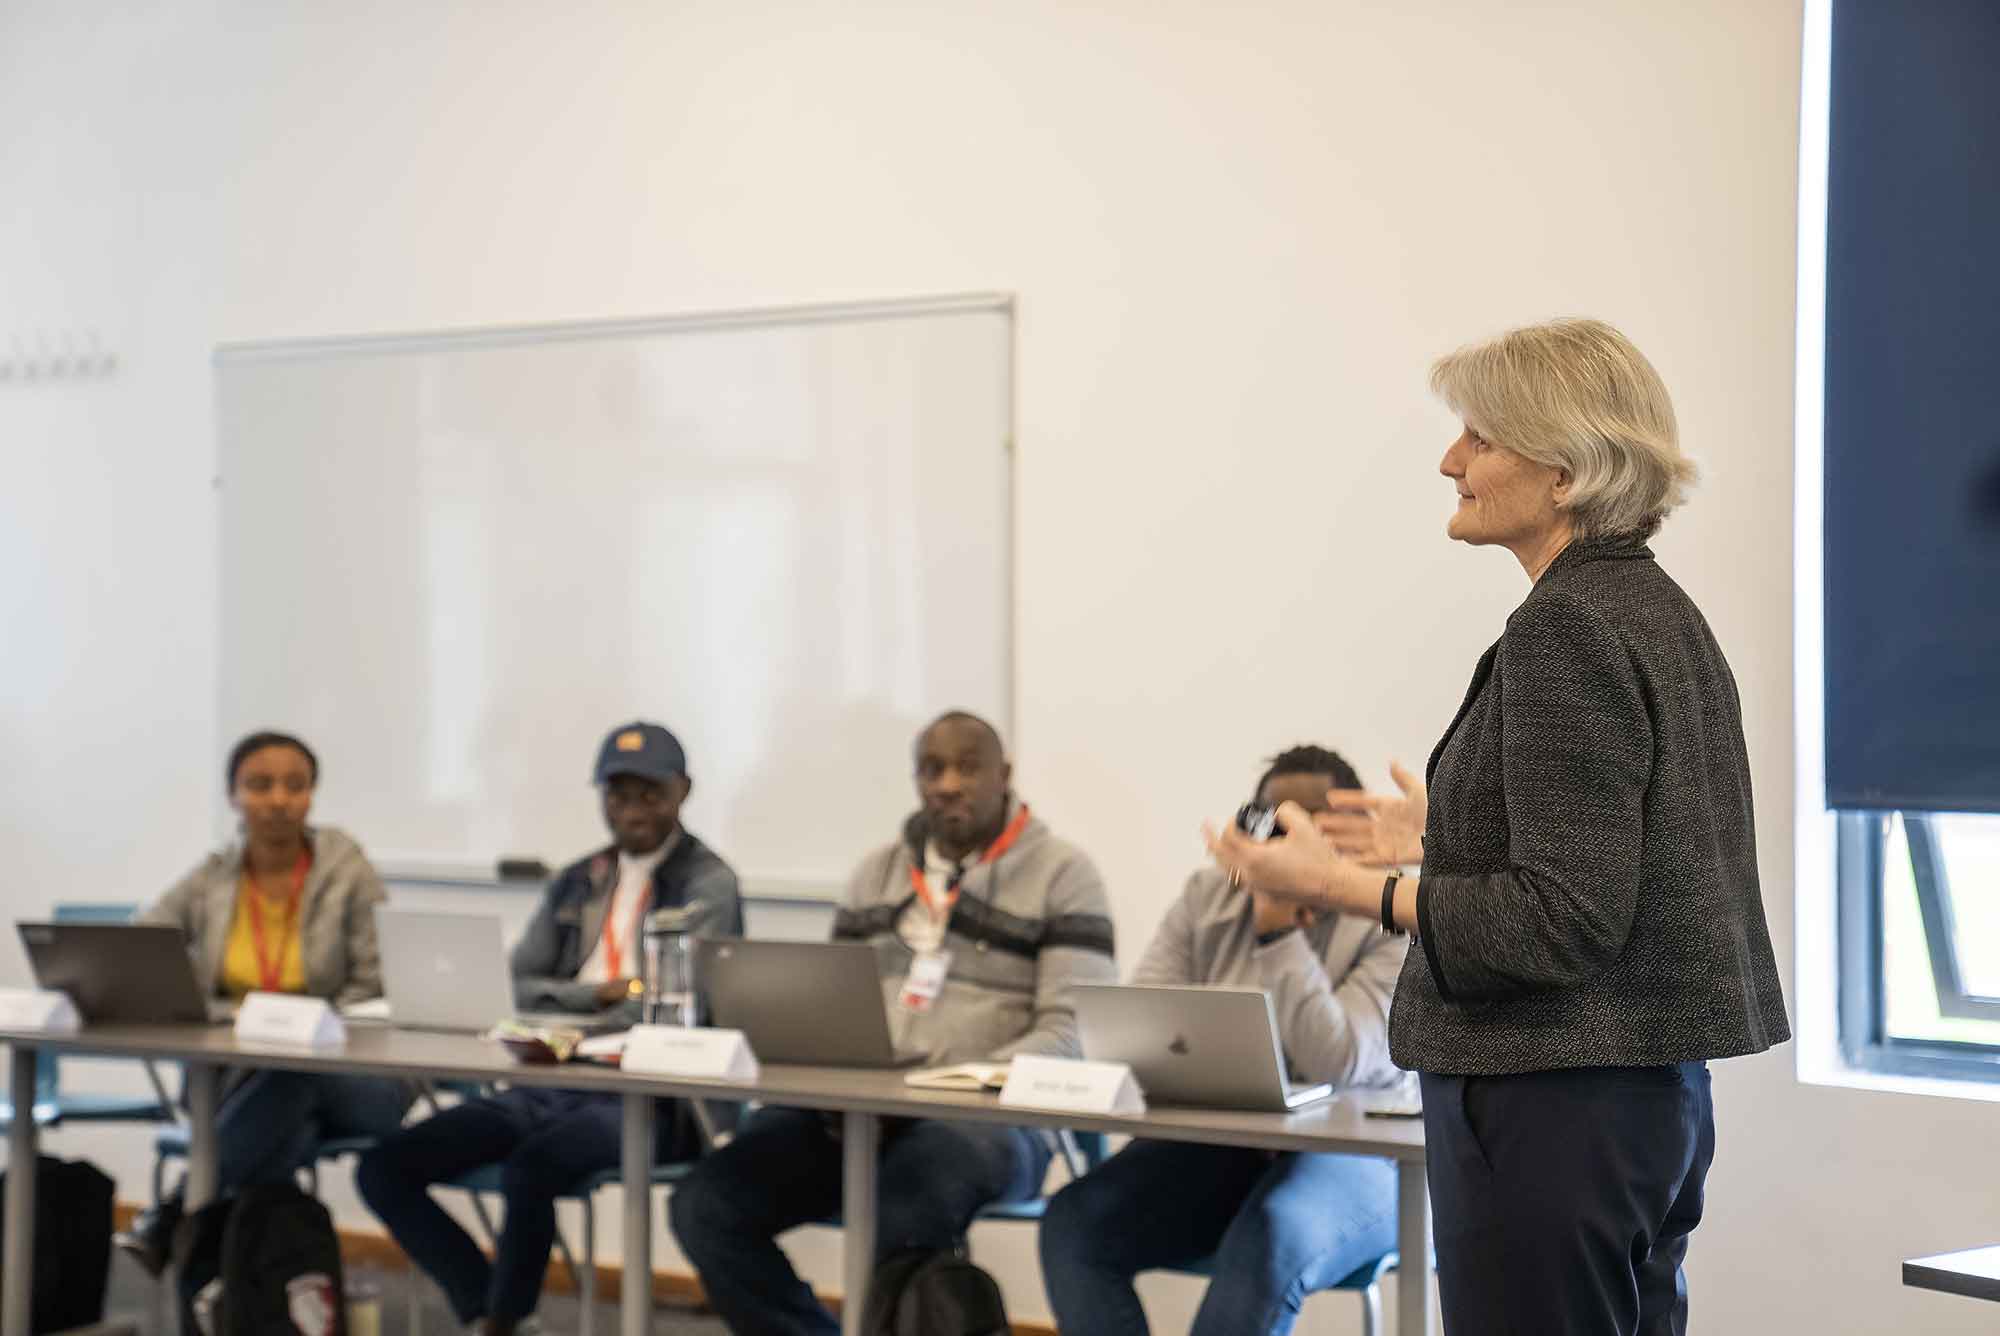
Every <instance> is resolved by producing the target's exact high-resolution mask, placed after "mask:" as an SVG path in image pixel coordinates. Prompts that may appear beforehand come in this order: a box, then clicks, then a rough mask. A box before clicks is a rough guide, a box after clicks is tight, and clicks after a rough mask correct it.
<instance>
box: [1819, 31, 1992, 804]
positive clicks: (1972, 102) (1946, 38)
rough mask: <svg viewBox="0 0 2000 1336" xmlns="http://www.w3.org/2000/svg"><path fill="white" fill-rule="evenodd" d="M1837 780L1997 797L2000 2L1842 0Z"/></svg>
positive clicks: (1837, 90)
mask: <svg viewBox="0 0 2000 1336" xmlns="http://www.w3.org/2000/svg"><path fill="white" fill-rule="evenodd" d="M1832 19H1833V45H1832V80H1831V85H1830V93H1831V106H1830V111H1831V122H1830V125H1829V133H1828V161H1827V220H1826V221H1827V229H1826V242H1827V256H1826V436H1825V469H1826V472H1825V488H1826V492H1825V511H1824V520H1825V531H1824V532H1825V545H1826V547H1825V579H1826V584H1825V599H1826V606H1825V613H1826V796H1827V802H1828V804H1829V805H1830V806H1832V807H1836V808H1849V809H1856V808H1887V809H1903V810H1915V811H1966V812H2000V0H1835V3H1834V7H1833V14H1832Z"/></svg>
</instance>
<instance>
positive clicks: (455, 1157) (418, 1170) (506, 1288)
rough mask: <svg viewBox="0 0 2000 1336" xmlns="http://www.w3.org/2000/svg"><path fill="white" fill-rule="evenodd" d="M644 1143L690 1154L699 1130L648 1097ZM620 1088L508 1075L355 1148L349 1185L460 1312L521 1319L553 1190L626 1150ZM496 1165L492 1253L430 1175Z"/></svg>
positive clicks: (547, 1236) (533, 1289)
mask: <svg viewBox="0 0 2000 1336" xmlns="http://www.w3.org/2000/svg"><path fill="white" fill-rule="evenodd" d="M655 1110H656V1111H655V1118H654V1142H653V1153H654V1156H655V1158H656V1159H658V1160H659V1161H661V1162H662V1163H664V1162H667V1161H670V1160H679V1159H691V1158H693V1157H694V1156H695V1155H696V1154H698V1153H699V1145H698V1142H697V1141H696V1140H695V1139H694V1137H693V1135H692V1134H691V1133H690V1132H689V1131H688V1130H687V1128H686V1126H685V1124H684V1122H683V1120H682V1119H680V1118H678V1117H676V1116H674V1106H673V1104H672V1102H670V1101H666V1100H662V1101H660V1102H659V1103H658V1104H657V1105H656V1106H655ZM623 1120H624V1106H623V1105H622V1104H621V1102H620V1100H619V1097H618V1096H617V1095H605V1094H597V1093H594V1092H590V1091H582V1090H543V1089H541V1088H539V1087H536V1086H517V1087H516V1088H514V1089H512V1090H508V1091H506V1092H505V1093H503V1094H500V1095H496V1096H494V1097H493V1098H491V1099H474V1100H468V1101H466V1102H465V1103H463V1104H460V1105H458V1106H456V1107H454V1108H450V1109H446V1110H445V1111H444V1112H442V1113H440V1114H438V1115H437V1116H436V1117H433V1118H426V1119H425V1120H424V1121H423V1122H420V1123H416V1124H413V1125H412V1126H410V1127H406V1128H404V1129H403V1130H402V1131H401V1132H399V1133H397V1134H396V1135H395V1136H392V1137H388V1138H386V1139H384V1140H383V1141H382V1142H381V1143H380V1144H378V1145H377V1146H376V1147H375V1148H374V1149H373V1150H371V1151H369V1152H368V1153H367V1154H366V1155H363V1156H362V1157H361V1165H360V1167H359V1169H357V1170H356V1172H355V1186H356V1187H358V1188H359V1189H360V1190H361V1199H362V1200H363V1201H365V1202H367V1203H368V1209H369V1210H371V1211H373V1212H375V1214H376V1216H377V1217H378V1218H379V1219H380V1220H381V1221H382V1223H383V1224H385V1225H387V1226H388V1227H389V1233H390V1234H391V1235H393V1236H394V1238H395V1240H396V1242H397V1243H399V1244H401V1245H402V1248H403V1251H404V1252H406V1253H408V1254H409V1255H410V1257H411V1258H412V1259H414V1260H415V1262H416V1264H417V1265H418V1266H420V1267H422V1268H423V1269H424V1270H425V1271H427V1272H428V1273H430V1276H431V1278H432V1279H434V1280H436V1281H437V1283H438V1285H439V1286H440V1287H442V1288H443V1290H444V1292H445V1295H446V1297H447V1298H449V1299H450V1301H451V1308H452V1312H453V1313H454V1314H456V1315H457V1317H458V1320H459V1321H460V1322H465V1323H470V1322H472V1321H473V1320H474V1319H475V1318H479V1317H486V1316H491V1317H496V1318H505V1319H507V1320H510V1321H519V1320H520V1319H521V1318H524V1317H526V1316H528V1315H529V1314H531V1313H533V1312H534V1311H535V1306H536V1304H537V1303H538V1302H539V1301H540V1299H541V1294H542V1277H543V1276H544V1275H545V1274H546V1273H547V1271H548V1267H549V1250H550V1248H551V1247H552V1246H553V1245H554V1243H555V1237H556V1198H557V1197H559V1196H561V1195H562V1194H564V1193H566V1192H570V1191H573V1190H574V1189H575V1188H576V1186H577V1184H578V1183H581V1182H582V1181H583V1180H584V1179H586V1178H588V1177H589V1176H590V1175H592V1174H594V1173H597V1172H598V1171H600V1170H604V1169H615V1168H617V1167H618V1165H619V1163H620V1160H621V1157H622V1154H623V1145H624V1140H623V1135H624V1121H623ZM488 1164H498V1165H499V1166H500V1195H501V1197H502V1198H503V1199H504V1200H505V1202H506V1209H507V1214H506V1220H505V1223H504V1224H503V1225H502V1226H501V1229H500V1240H499V1249H498V1251H497V1253H496V1254H495V1256H494V1257H493V1260H492V1261H490V1262H489V1261H488V1260H487V1258H486V1254H485V1253H484V1252H483V1251H481V1249H480V1247H479V1245H478V1244H477V1243H475V1242H473V1239H472V1236H471V1235H470V1234H468V1233H466V1232H465V1230H464V1229H463V1228H461V1227H460V1226H459V1224H458V1222H457V1221H455V1220H453V1219H452V1218H451V1217H450V1216H449V1215H447V1214H446V1213H445V1211H444V1208H443V1207H441V1206H439V1205H438V1204H437V1203H436V1202H435V1201H433V1200H431V1195H430V1192H429V1190H428V1189H429V1186H430V1185H431V1184H432V1183H447V1182H449V1181H451V1180H452V1179H454V1178H456V1177H458V1176H459V1175H460V1174H463V1173H466V1172H468V1171H470V1170H473V1169H478V1168H480V1167H482V1166H484V1165H488Z"/></svg>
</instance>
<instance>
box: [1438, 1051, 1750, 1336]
mask: <svg viewBox="0 0 2000 1336" xmlns="http://www.w3.org/2000/svg"><path fill="white" fill-rule="evenodd" d="M1423 1082H1424V1142H1425V1146H1426V1151H1427V1156H1428V1166H1427V1167H1428V1169H1429V1173H1430V1182H1431V1206H1432V1208H1433V1209H1434V1211H1435V1215H1436V1219H1437V1264H1438V1298H1439V1306H1440V1307H1441V1308H1442V1309H1443V1310H1444V1323H1445V1329H1446V1330H1447V1331H1451V1332H1464V1333H1470V1334H1471V1336H1480V1334H1481V1333H1485V1332H1517V1331H1518V1332H1534V1333H1536V1336H1634V1333H1637V1334H1638V1336H1680V1334H1681V1333H1684V1332H1685V1331H1686V1330H1687V1321H1688V1297H1687V1282H1686V1279H1685V1277H1683V1275H1682V1274H1681V1263H1682V1261H1683V1260H1684V1259H1685V1258H1686V1257H1687V1249H1688V1237H1689V1235H1691V1234H1693V1233H1694V1228H1695V1226H1696V1225H1698V1224H1699V1223H1701V1212H1702V1196H1703V1187H1704V1184H1705V1183H1706V1181H1707V1177H1708V1166H1709V1161H1710V1160H1712V1159H1713V1158H1714V1156H1715V1116H1714V1107H1713V1105H1712V1104H1711V1102H1710V1094H1709V1082H1708V1066H1707V1064H1706V1063H1702V1062H1682V1063H1675V1064H1671V1065H1667V1066H1660V1067H1581V1068H1576V1069H1574V1070H1569V1071H1548V1072H1527V1073H1524V1074H1522V1075H1519V1076H1439V1075H1434V1074H1433V1073H1430V1072H1425V1073H1424V1076H1423Z"/></svg>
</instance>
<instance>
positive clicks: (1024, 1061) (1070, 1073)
mask: <svg viewBox="0 0 2000 1336" xmlns="http://www.w3.org/2000/svg"><path fill="white" fill-rule="evenodd" d="M1000 1102H1001V1103H1002V1104H1013V1105H1018V1106H1019V1107H1021V1108H1024V1109H1061V1110H1063V1111H1064V1112H1067V1113H1112V1114H1127V1115H1134V1116H1136V1115H1138V1114H1142V1113H1144V1112H1145V1111H1146V1097H1145V1095H1143V1094H1142V1093H1140V1090H1139V1082H1138V1081H1137V1079H1135V1078H1134V1077H1133V1075H1132V1068H1131V1067H1130V1066H1128V1065H1127V1064H1125V1063H1122V1062H1085V1061H1083V1060H1082V1059H1080V1058H1046V1057H1036V1056H1033V1055H1031V1054H1026V1053H1023V1054H1019V1055H1017V1056H1016V1057H1015V1058H1014V1062H1013V1066H1012V1067H1011V1068H1009V1070H1008V1072H1007V1084H1006V1085H1004V1086H1002V1087H1001V1089H1000Z"/></svg>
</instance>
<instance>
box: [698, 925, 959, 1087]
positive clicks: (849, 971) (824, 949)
mask: <svg viewBox="0 0 2000 1336" xmlns="http://www.w3.org/2000/svg"><path fill="white" fill-rule="evenodd" d="M695 977H696V978H697V979H699V980H700V981H701V989H702V992H703V994H704V995H705V996H706V997H707V999H708V1016H709V1024H711V1025H714V1026H718V1027H720V1028H722V1029H725V1030H741V1031H742V1032H743V1033H744V1035H745V1036H747V1037H748V1038H749V1040H750V1049H751V1051H752V1052H754V1053H755V1054H756V1055H757V1060H758V1061H759V1062H796V1063H805V1064H809V1065H811V1066H816V1067H909V1066H915V1065H916V1064H918V1063H920V1062H922V1061H923V1056H924V1055H923V1054H921V1053H899V1052H897V1051H896V1047H895V1044H894V1042H893V1041H892V1040H891V1039H890V1037H889V1014H888V1012H887V1010H886V1009H885V1008H884V1006H883V1003H882V976H881V972H880V970H879V968H878V967H877V965H876V963H875V948H874V947H872V946H869V945H868V944H867V943H865V942H767V941H751V940H749V939H747V938H742V937H713V938H708V939H705V940H703V941H702V942H700V943H699V944H698V947H697V954H696V956H695Z"/></svg>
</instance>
